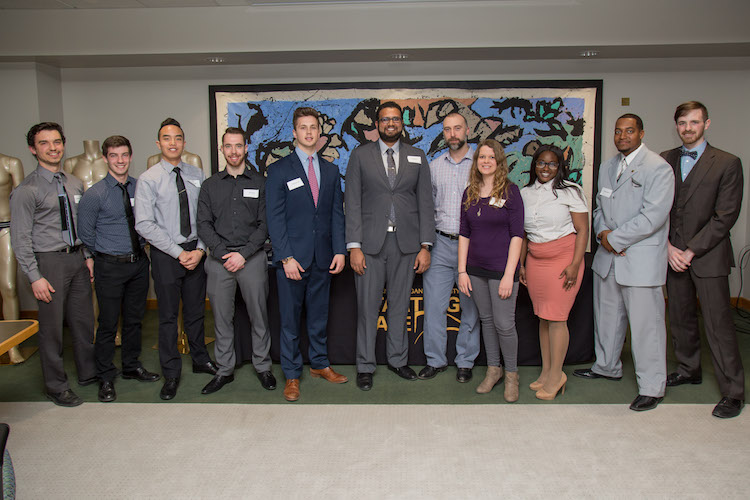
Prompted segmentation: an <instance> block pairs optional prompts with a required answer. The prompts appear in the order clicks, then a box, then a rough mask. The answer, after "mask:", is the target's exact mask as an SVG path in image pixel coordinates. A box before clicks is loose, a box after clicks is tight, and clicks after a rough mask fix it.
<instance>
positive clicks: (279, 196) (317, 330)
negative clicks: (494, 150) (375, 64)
mask: <svg viewBox="0 0 750 500" xmlns="http://www.w3.org/2000/svg"><path fill="white" fill-rule="evenodd" d="M293 127H294V138H295V139H296V140H297V147H296V148H295V150H294V152H293V153H291V154H290V155H288V156H286V157H284V158H282V159H280V160H278V161H277V162H275V163H274V164H273V165H271V166H270V168H269V170H268V178H267V179H266V216H267V219H268V232H269V235H270V236H271V245H272V246H273V260H274V263H275V264H276V265H277V271H276V282H277V285H278V289H279V312H280V313H281V368H282V370H283V371H284V376H285V377H286V386H285V388H284V398H286V400H287V401H296V400H297V399H299V395H300V390H299V378H300V375H301V374H302V354H301V353H300V350H299V323H300V314H301V311H302V304H303V303H304V304H305V305H306V317H307V336H308V338H309V341H310V349H309V358H310V375H311V376H313V377H322V378H324V379H326V380H327V381H329V382H332V383H334V384H343V383H344V382H346V381H347V380H348V379H347V378H346V377H345V376H343V375H341V374H338V373H336V372H334V371H333V369H331V366H330V363H329V361H328V348H327V345H326V340H327V336H326V328H327V325H328V299H329V289H330V284H331V275H332V274H338V273H340V272H341V271H342V270H343V269H344V263H345V258H344V255H345V253H346V242H345V240H344V209H343V195H342V193H341V180H340V178H339V170H338V168H336V166H335V165H334V164H332V163H331V162H328V161H326V160H324V159H323V158H322V157H321V156H320V155H319V154H318V153H317V152H316V150H317V146H318V140H319V139H320V113H318V112H317V111H316V110H315V109H313V108H307V107H302V108H297V109H296V110H295V111H294V116H293Z"/></svg>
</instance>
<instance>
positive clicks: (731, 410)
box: [711, 397, 745, 418]
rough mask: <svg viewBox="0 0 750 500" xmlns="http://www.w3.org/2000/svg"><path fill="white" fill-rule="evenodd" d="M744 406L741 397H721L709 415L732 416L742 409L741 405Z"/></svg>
mask: <svg viewBox="0 0 750 500" xmlns="http://www.w3.org/2000/svg"><path fill="white" fill-rule="evenodd" d="M743 406H745V402H744V401H742V400H741V399H734V398H727V397H723V398H721V401H719V404H717V405H716V407H714V411H713V412H711V415H713V416H714V417H719V418H732V417H736V416H737V415H739V414H740V412H741V411H742V407H743Z"/></svg>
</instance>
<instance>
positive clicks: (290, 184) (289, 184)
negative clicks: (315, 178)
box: [286, 177, 305, 191]
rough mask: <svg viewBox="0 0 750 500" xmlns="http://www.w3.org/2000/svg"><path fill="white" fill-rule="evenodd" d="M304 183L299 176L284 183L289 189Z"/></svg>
mask: <svg viewBox="0 0 750 500" xmlns="http://www.w3.org/2000/svg"><path fill="white" fill-rule="evenodd" d="M304 185H305V183H304V182H302V179H300V178H299V177H297V178H296V179H293V180H291V181H289V182H287V183H286V187H287V188H289V191H291V190H293V189H297V188H298V187H302V186H304Z"/></svg>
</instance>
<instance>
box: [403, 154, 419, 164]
mask: <svg viewBox="0 0 750 500" xmlns="http://www.w3.org/2000/svg"><path fill="white" fill-rule="evenodd" d="M406 160H407V161H408V162H409V163H417V164H419V165H421V164H422V157H421V156H407V157H406Z"/></svg>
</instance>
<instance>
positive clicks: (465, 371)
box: [456, 368, 472, 384]
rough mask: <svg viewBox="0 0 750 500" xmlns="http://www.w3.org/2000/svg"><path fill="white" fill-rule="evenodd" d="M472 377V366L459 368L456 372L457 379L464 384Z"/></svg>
mask: <svg viewBox="0 0 750 500" xmlns="http://www.w3.org/2000/svg"><path fill="white" fill-rule="evenodd" d="M471 377H472V373H471V368H459V369H458V372H457V373H456V380H458V381H459V382H461V383H462V384H464V383H466V382H468V381H469V380H471Z"/></svg>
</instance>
